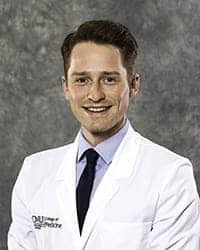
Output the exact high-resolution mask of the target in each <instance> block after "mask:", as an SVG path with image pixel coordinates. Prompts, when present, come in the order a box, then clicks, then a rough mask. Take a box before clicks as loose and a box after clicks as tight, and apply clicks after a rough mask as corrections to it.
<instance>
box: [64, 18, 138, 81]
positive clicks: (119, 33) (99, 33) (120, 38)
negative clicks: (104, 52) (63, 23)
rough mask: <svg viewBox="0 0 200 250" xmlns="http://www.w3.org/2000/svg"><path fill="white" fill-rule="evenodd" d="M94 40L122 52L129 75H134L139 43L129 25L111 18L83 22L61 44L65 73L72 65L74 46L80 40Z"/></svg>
mask: <svg viewBox="0 0 200 250" xmlns="http://www.w3.org/2000/svg"><path fill="white" fill-rule="evenodd" d="M87 41H92V42H95V43H97V44H111V45H113V46H116V47H117V48H118V49H119V50H120V53H121V56H122V62H123V65H124V67H125V68H126V70H127V74H128V77H129V76H131V75H132V72H133V67H134V63H135V59H136V57H137V52H138V44H137V41H136V39H135V38H134V36H133V35H132V34H131V33H130V31H129V30H128V28H127V27H125V26H124V25H122V24H120V23H115V22H112V21H109V20H92V21H87V22H84V23H82V24H81V25H80V26H79V27H78V28H77V30H75V31H74V32H72V33H70V34H68V35H67V37H66V38H65V39H64V41H63V44H62V46H61V54H62V57H63V61H64V70H65V75H66V76H67V71H68V68H69V66H70V55H71V52H72V49H73V47H74V46H75V45H76V44H77V43H79V42H87Z"/></svg>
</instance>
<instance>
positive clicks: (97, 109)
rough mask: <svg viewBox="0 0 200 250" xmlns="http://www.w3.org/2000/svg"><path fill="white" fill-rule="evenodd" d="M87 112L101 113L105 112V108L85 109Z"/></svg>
mask: <svg viewBox="0 0 200 250" xmlns="http://www.w3.org/2000/svg"><path fill="white" fill-rule="evenodd" d="M87 110H89V111H91V112H102V111H105V110H106V108H105V107H102V108H92V107H91V108H87Z"/></svg>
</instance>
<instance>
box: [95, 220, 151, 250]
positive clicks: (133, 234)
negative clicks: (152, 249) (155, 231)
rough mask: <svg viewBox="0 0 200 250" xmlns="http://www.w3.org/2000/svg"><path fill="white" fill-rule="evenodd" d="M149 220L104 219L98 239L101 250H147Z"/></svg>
mask: <svg viewBox="0 0 200 250" xmlns="http://www.w3.org/2000/svg"><path fill="white" fill-rule="evenodd" d="M150 231H151V222H144V223H140V222H139V223H137V222H136V223H135V222H133V223H132V222H131V223H126V222H125V223H124V222H113V221H104V222H103V223H102V227H101V232H100V239H101V244H100V245H101V249H102V250H104V249H105V250H107V249H109V250H122V249H123V250H133V249H134V250H148V249H149V244H148V236H149V233H150Z"/></svg>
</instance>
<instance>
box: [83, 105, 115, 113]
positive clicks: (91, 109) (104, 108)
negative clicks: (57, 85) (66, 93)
mask: <svg viewBox="0 0 200 250" xmlns="http://www.w3.org/2000/svg"><path fill="white" fill-rule="evenodd" d="M83 108H84V109H85V110H86V111H89V112H93V113H102V112H105V111H107V110H108V109H110V108H111V106H101V107H95V106H94V107H92V106H91V107H83Z"/></svg>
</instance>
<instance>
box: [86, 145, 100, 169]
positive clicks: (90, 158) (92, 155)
mask: <svg viewBox="0 0 200 250" xmlns="http://www.w3.org/2000/svg"><path fill="white" fill-rule="evenodd" d="M85 156H86V159H87V163H88V164H92V165H96V162H97V159H98V157H99V154H98V153H97V152H96V151H95V150H94V149H92V148H89V149H88V150H86V151H85Z"/></svg>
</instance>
